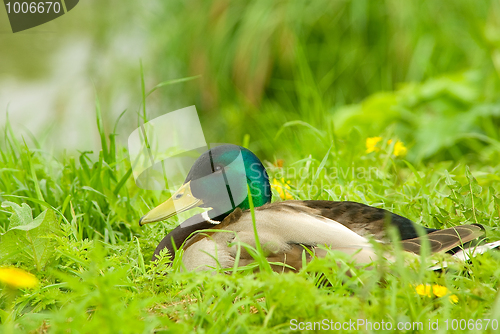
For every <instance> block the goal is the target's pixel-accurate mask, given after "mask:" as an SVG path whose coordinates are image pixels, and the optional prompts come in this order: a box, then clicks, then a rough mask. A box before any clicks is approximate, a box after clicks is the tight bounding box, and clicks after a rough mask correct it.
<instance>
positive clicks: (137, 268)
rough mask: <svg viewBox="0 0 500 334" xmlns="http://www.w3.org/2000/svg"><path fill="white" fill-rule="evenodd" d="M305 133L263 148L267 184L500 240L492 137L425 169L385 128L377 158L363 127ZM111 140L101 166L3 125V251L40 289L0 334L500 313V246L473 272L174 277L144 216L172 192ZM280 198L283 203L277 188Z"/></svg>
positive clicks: (322, 265) (299, 129)
mask: <svg viewBox="0 0 500 334" xmlns="http://www.w3.org/2000/svg"><path fill="white" fill-rule="evenodd" d="M424 86H425V85H424ZM396 94H398V93H396ZM370 99H371V98H370ZM432 102H433V103H439V100H438V99H435V100H432V101H430V102H429V103H432ZM362 106H364V104H362V105H360V108H362ZM97 110H98V112H97V124H98V126H99V128H100V129H102V128H103V125H102V117H100V115H99V107H97ZM365 117H369V116H366V115H365ZM421 117H425V114H421ZM304 125H306V124H300V123H294V124H291V123H288V124H284V125H283V126H282V127H281V129H278V131H277V133H278V134H277V136H278V137H280V138H282V139H281V141H280V142H281V144H280V145H281V146H278V147H276V148H275V149H274V150H273V151H269V152H268V155H269V156H274V157H275V158H273V159H272V160H268V161H265V164H266V165H267V167H268V171H269V173H270V177H271V179H275V178H276V179H277V180H281V178H283V179H284V180H286V181H289V188H288V189H287V191H288V192H289V193H290V194H291V195H292V196H293V198H296V199H330V200H352V201H358V202H361V203H366V204H370V205H375V206H378V207H383V208H386V209H389V210H392V211H394V212H396V213H399V214H402V215H404V216H406V217H408V218H410V219H412V220H414V221H416V222H419V223H421V224H423V225H426V226H429V227H434V228H445V227H449V226H454V225H457V224H462V223H476V222H477V223H480V224H483V225H485V226H486V228H487V231H488V236H489V237H490V238H491V239H492V240H497V239H500V232H499V231H500V230H499V229H498V227H499V226H498V225H499V222H500V219H499V213H500V199H499V177H498V175H499V168H500V165H499V164H498V163H496V164H493V163H492V161H493V160H492V159H493V158H492V157H497V156H498V154H499V153H500V151H499V149H498V145H496V144H495V142H494V141H493V140H492V141H491V142H486V143H482V144H481V145H483V146H484V147H483V151H481V152H476V153H477V154H475V155H474V160H473V161H472V159H471V158H470V156H467V155H463V156H461V157H459V159H458V160H449V159H447V157H448V156H447V154H446V153H443V152H441V153H438V154H436V155H434V157H433V158H432V159H431V160H428V161H427V163H425V164H424V163H422V162H421V160H420V159H419V158H418V157H417V156H416V155H412V154H411V153H412V150H413V149H414V148H413V147H412V146H409V154H408V155H407V156H406V157H396V156H394V155H393V154H392V150H393V146H394V144H392V145H391V144H388V143H387V140H388V139H397V138H398V137H396V136H395V135H394V130H393V129H391V128H389V129H386V130H384V131H382V132H380V133H379V134H380V136H382V137H383V138H384V139H383V140H382V141H381V142H380V143H379V144H380V150H378V151H377V152H372V153H366V147H365V139H366V137H367V136H368V135H367V134H366V133H365V134H363V132H362V131H360V130H356V129H355V130H353V131H351V132H349V133H348V134H346V135H341V134H340V135H338V134H337V133H336V132H325V131H322V130H319V129H316V128H314V127H312V126H310V125H308V126H304ZM290 127H296V129H295V131H296V132H295V134H294V135H295V136H297V137H299V138H300V137H301V136H309V137H310V136H311V133H315V134H317V137H316V138H313V139H311V142H312V141H315V140H316V141H319V142H320V143H321V144H322V145H323V146H322V147H324V149H320V148H316V149H312V150H310V149H309V147H308V146H307V145H303V146H298V145H297V146H296V143H295V142H294V141H293V140H292V141H288V140H284V139H285V136H287V137H286V138H291V137H290V136H291V134H290V132H289V130H290V129H289V128H290ZM358 128H359V127H358ZM443 131H446V129H445V128H443ZM281 136H283V137H281ZM483 136H487V135H486V134H483ZM114 138H115V137H114V135H113V134H111V135H109V136H106V135H105V134H104V132H103V131H101V141H102V143H103V150H102V151H101V152H100V153H99V155H98V158H97V159H94V160H92V159H91V158H90V157H89V156H90V155H89V152H82V153H80V155H79V156H77V157H73V156H70V155H64V154H63V155H53V154H51V153H49V152H45V151H44V150H43V148H41V147H37V144H36V143H33V144H30V145H27V144H26V143H25V142H24V141H22V140H19V139H18V138H16V136H15V135H14V130H13V129H12V128H11V126H10V125H9V124H7V126H6V127H5V130H4V136H3V139H2V150H1V152H2V154H1V156H0V157H1V164H2V168H1V169H0V185H1V189H2V192H1V194H0V196H1V197H0V198H1V200H2V209H1V215H0V228H1V231H2V233H4V234H3V236H2V243H1V244H0V255H1V256H2V259H3V260H2V262H3V263H4V264H7V263H12V264H15V265H16V266H20V267H21V268H25V269H26V270H28V271H30V272H32V273H34V274H35V275H36V276H37V277H38V279H39V280H40V285H39V287H38V288H35V289H25V290H21V291H19V292H18V293H17V295H16V298H15V301H14V302H13V303H14V304H13V312H14V313H13V314H14V318H15V320H14V325H13V324H12V323H11V322H8V321H6V319H7V318H6V314H7V313H3V316H2V320H3V321H2V327H3V330H4V331H7V330H14V331H15V332H19V333H24V332H27V331H30V330H35V329H38V330H42V329H43V328H49V332H54V333H58V332H65V331H66V330H71V331H72V332H81V333H88V332H94V331H98V330H99V331H101V332H103V331H104V332H113V333H118V332H121V333H141V332H144V333H148V332H154V331H157V332H162V331H179V332H181V331H182V332H186V331H191V330H193V329H194V330H197V331H202V332H203V331H209V332H220V331H226V332H253V331H266V330H267V331H269V332H274V331H285V332H286V331H289V330H290V326H292V325H297V326H298V323H299V322H307V321H309V322H315V321H316V322H318V321H319V322H321V321H323V320H324V319H329V320H328V321H330V320H332V321H334V322H349V320H350V319H351V320H352V321H357V319H367V320H368V321H371V322H381V321H382V320H384V322H388V321H389V322H391V323H393V325H394V326H396V324H397V323H398V322H415V323H417V322H418V323H419V322H422V324H423V325H424V326H429V322H435V321H439V326H440V327H439V328H440V330H441V331H442V332H446V331H445V330H443V328H445V327H444V326H445V323H444V321H445V320H446V319H449V326H450V327H449V328H450V330H449V331H450V332H451V325H452V323H451V321H452V319H473V320H474V321H476V320H477V319H483V318H484V319H499V318H500V297H499V296H500V295H499V294H498V292H497V289H498V284H499V281H498V280H499V277H500V269H499V268H500V255H499V254H497V253H495V252H492V253H491V254H486V255H484V256H481V257H478V258H477V259H475V260H473V261H472V263H471V264H467V265H460V264H454V265H453V266H452V268H451V269H450V270H448V271H446V272H444V273H434V272H429V271H427V270H426V269H425V268H426V266H427V264H425V263H422V264H420V263H419V262H418V261H414V260H412V259H406V260H405V259H403V258H401V257H400V258H399V259H398V260H397V261H396V262H395V263H388V262H386V261H380V263H377V265H376V266H375V269H372V270H365V269H364V268H357V267H356V266H354V264H353V263H351V261H350V260H349V259H348V258H347V257H346V256H343V255H342V254H337V253H332V254H331V256H329V257H327V258H325V259H317V260H315V261H313V262H312V263H310V264H309V265H308V266H306V267H305V268H304V269H302V270H301V271H300V272H299V273H297V274H276V273H269V272H268V271H267V270H264V271H262V272H258V273H252V272H251V270H250V271H249V270H241V271H236V272H234V273H233V274H223V273H220V274H217V275H213V274H210V273H184V272H180V271H179V268H180V265H179V263H177V264H175V265H174V266H173V269H172V268H169V267H167V266H166V261H165V260H163V261H161V263H160V265H159V266H154V265H152V264H151V263H150V261H149V259H150V258H151V255H152V252H153V250H154V248H155V247H156V244H157V243H158V242H159V240H160V239H161V238H162V237H163V236H164V235H165V234H166V232H167V231H168V230H169V229H171V228H172V227H173V226H174V225H175V224H176V219H172V220H171V221H169V223H168V224H162V223H158V224H154V225H151V226H149V225H148V226H145V227H143V228H139V226H138V223H137V222H138V219H139V217H140V216H141V215H142V214H144V213H145V212H147V211H148V209H149V208H151V207H152V206H154V205H156V204H158V203H159V202H160V200H162V199H164V197H163V196H162V194H160V193H158V192H152V191H145V190H142V189H139V188H137V187H136V186H135V184H134V182H133V178H132V177H131V174H130V164H129V161H128V157H127V152H126V150H125V148H123V147H119V146H117V145H116V144H115V142H114ZM242 140H244V139H243V138H242ZM462 140H463V143H464V147H467V145H468V144H470V145H477V143H476V144H473V141H474V140H476V139H475V138H474V137H470V138H464V139H462ZM239 144H241V143H239ZM251 146H252V141H251V140H250V147H251ZM415 146H416V145H415ZM30 147H33V148H30ZM292 147H293V151H292V150H291V149H292ZM484 151H486V152H488V153H484ZM285 152H286V153H285ZM311 152H321V154H315V153H311ZM412 156H413V158H411V157H412ZM282 157H286V158H285V159H284V162H283V167H276V166H275V165H274V164H275V163H276V161H274V159H278V158H282ZM290 157H293V158H290ZM406 158H407V159H408V160H406ZM274 195H275V199H276V198H277V197H279V195H278V193H277V192H276V191H275V194H274ZM15 203H18V204H15ZM21 203H27V204H28V205H29V206H26V204H24V205H23V206H20V204H21ZM39 216H40V217H39ZM34 218H37V219H35V220H33V219H34ZM41 220H43V222H42V223H41V224H40V225H39V226H38V227H36V228H34V229H32V230H30V231H29V232H27V233H26V235H27V236H28V237H25V236H24V235H21V234H16V235H13V234H12V230H10V231H9V228H11V227H12V226H13V225H15V224H19V223H18V222H19V221H23V222H25V223H29V222H31V221H38V222H40V221H41ZM16 222H17V223H16ZM42 227H43V228H44V229H43V230H39V229H41V228H42ZM29 237H31V238H32V239H34V240H38V243H37V244H35V242H33V245H32V244H31V241H25V242H26V243H27V247H26V248H22V249H21V250H19V246H18V247H17V248H16V247H15V246H11V238H18V239H19V238H25V239H19V240H29V239H30V238H29ZM28 246H30V247H28ZM16 250H17V251H16ZM261 260H262V259H261ZM335 263H342V265H341V266H338V265H336V264H335ZM261 265H263V264H259V266H261ZM348 272H351V273H352V274H351V276H349V275H347V273H348ZM165 273H167V274H166V275H165ZM418 284H439V285H442V286H445V287H447V288H448V289H449V291H450V294H454V295H456V296H457V297H458V302H457V303H456V304H454V303H451V302H450V301H449V295H448V296H444V297H441V298H437V297H432V298H430V297H426V296H420V295H419V294H417V293H416V291H415V286H417V285H418ZM2 297H3V298H2V304H1V305H2V309H3V310H9V309H10V306H11V305H10V303H11V301H10V300H9V299H8V298H7V294H6V292H5V290H4V291H3V292H2ZM5 312H7V311H5ZM292 319H295V320H296V321H297V322H295V320H293V322H291V321H292ZM306 325H307V324H303V326H306ZM323 325H324V324H323ZM12 326H14V328H12ZM415 326H419V325H415ZM490 327H491V325H490ZM293 328H294V327H292V329H293ZM360 328H361V329H363V330H364V329H366V327H363V326H361V327H360ZM368 332H369V331H368ZM420 332H425V330H423V331H420ZM459 332H460V331H459ZM486 332H493V331H492V330H488V331H486Z"/></svg>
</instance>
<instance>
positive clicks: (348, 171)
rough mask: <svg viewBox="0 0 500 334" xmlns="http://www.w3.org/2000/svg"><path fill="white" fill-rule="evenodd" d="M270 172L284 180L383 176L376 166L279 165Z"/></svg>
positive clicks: (376, 177)
mask: <svg viewBox="0 0 500 334" xmlns="http://www.w3.org/2000/svg"><path fill="white" fill-rule="evenodd" d="M270 172H272V175H273V177H275V178H277V179H281V178H283V179H285V180H293V179H303V178H307V177H310V176H311V175H320V174H321V173H323V174H321V175H322V178H324V179H325V180H329V181H331V180H338V179H344V180H346V179H351V180H354V179H357V180H365V181H371V180H375V179H381V178H383V177H384V173H383V172H382V171H381V170H380V169H378V168H377V167H368V168H366V167H356V166H351V167H328V168H326V167H325V168H321V169H319V167H307V166H302V167H295V166H289V167H280V168H272V170H270Z"/></svg>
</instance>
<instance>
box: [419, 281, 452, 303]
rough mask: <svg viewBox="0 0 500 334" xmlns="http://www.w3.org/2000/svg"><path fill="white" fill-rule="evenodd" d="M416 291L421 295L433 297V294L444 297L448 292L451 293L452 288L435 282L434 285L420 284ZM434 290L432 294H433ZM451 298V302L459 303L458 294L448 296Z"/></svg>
mask: <svg viewBox="0 0 500 334" xmlns="http://www.w3.org/2000/svg"><path fill="white" fill-rule="evenodd" d="M415 291H416V292H417V293H418V294H419V295H421V296H427V297H431V296H432V295H434V296H436V297H439V298H440V297H444V296H446V295H447V294H449V293H450V290H448V288H447V287H445V286H442V285H439V284H434V285H432V286H431V285H429V284H425V285H424V284H419V285H417V286H416V287H415ZM431 292H432V294H431ZM448 299H449V300H450V303H453V304H456V303H458V297H457V295H450V296H449V297H448Z"/></svg>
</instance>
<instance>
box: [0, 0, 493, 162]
mask: <svg viewBox="0 0 500 334" xmlns="http://www.w3.org/2000/svg"><path fill="white" fill-rule="evenodd" d="M0 15H2V16H3V19H2V23H1V26H0V31H1V32H2V33H1V34H0V43H1V44H0V45H1V54H0V57H1V61H0V88H1V89H0V91H3V93H0V102H1V104H0V107H1V108H2V109H3V110H2V111H3V112H2V113H3V114H5V112H6V111H7V110H8V111H9V115H10V118H11V119H13V120H14V122H13V123H14V127H15V128H18V129H20V130H19V131H21V129H22V127H23V126H26V127H27V128H28V129H29V130H30V131H31V132H33V133H34V137H36V138H37V140H39V141H40V140H44V138H47V141H48V142H49V143H50V144H54V145H56V147H61V146H62V147H65V145H66V146H69V147H67V148H78V149H81V150H83V149H88V148H89V147H95V148H98V147H99V146H98V143H99V137H98V132H97V130H96V127H95V122H94V118H95V116H94V113H95V111H94V96H95V93H97V96H98V98H99V100H100V102H101V107H102V112H103V117H104V126H105V129H106V132H107V133H110V132H112V130H113V125H114V123H115V121H116V119H117V117H118V115H119V114H120V113H121V112H122V111H123V110H125V109H126V110H127V112H126V113H125V115H124V117H123V118H122V120H121V121H120V123H119V125H118V132H119V133H120V137H119V138H120V140H121V141H122V143H123V144H125V143H126V141H125V140H126V138H127V136H128V134H129V133H130V132H131V131H132V130H133V129H134V128H135V127H136V126H137V122H138V114H139V113H142V111H141V102H142V100H141V99H142V97H141V86H140V85H141V70H140V61H141V60H142V63H143V67H144V70H143V71H144V73H143V75H144V80H145V86H146V91H147V90H149V89H151V88H153V87H154V86H155V85H156V84H158V83H160V82H165V81H169V80H173V79H179V78H185V77H190V76H196V75H201V77H200V78H198V79H195V80H191V81H188V82H184V83H178V84H172V85H166V86H164V87H162V88H160V89H158V90H156V91H155V92H154V93H153V94H152V95H150V96H149V97H148V98H147V112H148V117H149V118H150V119H151V118H154V117H156V116H159V115H162V114H164V113H166V112H169V111H172V110H175V109H177V108H180V107H184V106H188V105H192V104H195V105H196V107H197V109H198V111H199V114H200V117H201V118H202V124H203V127H204V129H205V132H206V137H207V141H208V142H232V143H237V144H241V143H242V142H243V138H244V136H245V135H246V134H248V135H249V136H250V148H251V149H253V150H255V151H256V152H257V153H258V154H260V155H262V156H263V157H266V158H269V159H271V158H272V157H273V154H275V153H276V152H280V151H283V152H280V153H279V154H280V155H282V156H284V157H295V156H294V155H293V154H292V155H290V154H289V153H287V152H288V151H290V150H291V148H293V147H295V146H296V145H299V144H301V143H304V142H305V141H306V142H308V143H310V145H309V147H310V149H311V153H313V155H314V153H318V154H321V155H322V154H324V152H325V150H326V149H328V148H329V147H330V145H331V142H332V140H334V139H336V138H337V139H339V140H342V138H344V137H346V136H347V135H349V134H352V133H353V131H355V132H358V133H359V134H360V137H359V139H360V140H361V141H364V137H366V136H380V135H382V136H384V135H387V136H395V137H397V138H399V139H401V140H403V142H404V143H405V145H407V146H409V147H410V150H409V154H408V159H410V161H413V162H420V161H423V160H427V159H437V160H443V159H450V158H451V159H454V158H457V157H461V156H463V155H466V156H471V158H472V161H474V159H476V157H477V155H480V154H481V155H486V156H487V158H488V159H498V158H499V157H498V153H496V154H495V153H492V152H490V151H488V147H491V145H494V146H498V145H499V142H498V140H499V132H498V126H499V124H500V121H499V119H500V104H499V101H500V80H499V78H500V4H499V3H498V1H480V2H473V1H468V0H457V1H436V0H434V1H395V0H387V1H365V0H356V1H323V0H316V1H251V2H248V1H239V0H237V1H226V0H214V1H201V0H191V1H187V2H186V1H168V2H165V1H147V2H137V1H103V0H99V1H91V0H90V1H83V2H80V3H79V5H78V6H77V7H76V8H75V10H73V11H71V12H69V13H68V14H66V15H64V16H63V17H61V18H59V19H57V20H55V21H53V22H50V23H47V24H45V25H42V26H39V27H36V28H34V29H30V30H27V31H25V32H21V33H17V34H11V33H9V29H10V28H9V26H8V23H7V21H6V14H5V12H3V13H1V14H0ZM27 87H28V88H27ZM14 88H15V89H14ZM20 101H23V102H20ZM16 117H17V118H16ZM2 120H4V117H2ZM16 121H17V124H16ZM297 121H298V122H297ZM30 122H32V123H34V124H33V125H30V124H31V123H30ZM290 122H291V123H290ZM302 122H304V123H302ZM306 123H307V124H306ZM43 125H45V127H44V126H43ZM312 128H314V129H316V130H317V131H315V130H313V129H312ZM318 134H322V136H319V135H318ZM334 137H336V138H334ZM51 138H52V139H51ZM96 145H97V146H96ZM483 149H484V150H483Z"/></svg>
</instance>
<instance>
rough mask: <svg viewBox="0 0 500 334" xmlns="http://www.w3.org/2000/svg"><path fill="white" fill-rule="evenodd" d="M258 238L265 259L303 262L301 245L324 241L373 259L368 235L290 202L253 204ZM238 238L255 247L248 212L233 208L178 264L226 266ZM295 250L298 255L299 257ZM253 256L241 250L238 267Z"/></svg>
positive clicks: (193, 240)
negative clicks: (284, 203)
mask: <svg viewBox="0 0 500 334" xmlns="http://www.w3.org/2000/svg"><path fill="white" fill-rule="evenodd" d="M255 221H256V227H257V231H258V236H259V241H260V244H261V245H262V248H263V250H264V252H265V253H266V255H267V256H268V259H269V260H271V261H272V260H273V259H277V260H278V262H283V263H287V264H289V265H291V266H293V267H294V268H296V269H297V268H300V267H301V266H302V255H301V254H302V251H303V250H304V248H303V246H305V247H309V248H311V249H312V248H314V247H316V246H318V245H325V246H327V247H330V248H331V249H333V250H335V249H338V250H341V251H342V252H344V253H347V254H354V256H353V258H354V259H355V260H356V261H357V262H360V263H370V262H372V261H373V260H375V253H374V251H373V249H372V245H371V244H370V243H369V242H368V239H367V238H365V237H363V236H361V235H359V234H357V233H356V232H354V231H353V230H351V229H349V228H348V227H346V226H344V225H343V224H341V223H339V222H337V221H334V220H332V219H329V218H326V217H322V216H319V215H315V214H311V213H310V212H309V213H308V212H304V211H301V210H297V207H291V206H289V205H270V206H263V207H259V208H255ZM237 242H241V243H244V244H247V245H250V246H252V247H255V236H254V231H253V225H252V215H251V213H250V211H243V212H242V211H241V210H239V209H237V210H235V211H234V212H233V213H232V214H231V215H229V216H228V217H226V219H224V221H223V222H222V223H221V224H219V225H217V226H215V227H214V228H212V231H210V232H207V233H199V234H198V235H197V236H195V237H193V238H191V239H190V240H189V241H188V242H187V243H186V245H185V247H184V255H183V263H184V265H185V266H186V269H187V270H197V269H198V270H199V269H208V268H210V267H219V266H220V267H221V268H228V267H232V266H233V265H234V261H235V258H236V256H237V254H238V246H237V244H238V243H237ZM299 254H300V255H299ZM247 260H248V261H253V258H251V256H250V255H249V254H248V253H247V252H246V251H245V250H244V249H240V258H239V261H240V262H239V265H243V264H244V263H245V261H247Z"/></svg>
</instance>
